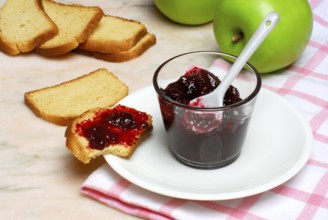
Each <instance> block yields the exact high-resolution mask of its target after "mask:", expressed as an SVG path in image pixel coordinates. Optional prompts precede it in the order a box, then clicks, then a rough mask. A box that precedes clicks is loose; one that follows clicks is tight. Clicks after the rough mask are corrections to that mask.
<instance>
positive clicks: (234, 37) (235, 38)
mask: <svg viewBox="0 0 328 220" xmlns="http://www.w3.org/2000/svg"><path fill="white" fill-rule="evenodd" d="M243 37H244V34H243V33H241V32H240V33H238V34H236V35H233V36H232V37H231V41H232V43H236V42H237V41H239V40H240V39H241V38H243Z"/></svg>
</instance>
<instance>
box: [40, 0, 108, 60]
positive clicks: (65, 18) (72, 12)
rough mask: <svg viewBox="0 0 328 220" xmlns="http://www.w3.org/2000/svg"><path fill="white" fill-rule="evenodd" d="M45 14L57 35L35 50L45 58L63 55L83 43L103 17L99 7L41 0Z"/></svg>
mask: <svg viewBox="0 0 328 220" xmlns="http://www.w3.org/2000/svg"><path fill="white" fill-rule="evenodd" d="M42 3H43V7H44V10H45V12H46V13H47V14H48V15H49V17H50V18H51V19H52V20H53V21H54V22H55V24H56V25H57V27H58V29H59V33H58V34H57V35H56V36H55V37H54V38H52V39H50V40H48V41H46V42H45V43H43V44H41V45H40V46H39V47H37V48H36V50H37V51H38V52H39V53H41V54H43V55H47V56H54V55H61V54H65V53H67V52H69V51H71V50H72V49H75V48H76V47H78V46H79V44H80V43H82V42H84V41H85V40H86V39H87V38H88V37H89V35H90V34H91V32H92V31H93V30H94V29H95V28H96V26H97V25H98V23H99V21H100V20H101V18H102V17H103V11H102V10H101V9H100V8H99V7H85V6H82V5H66V4H61V3H57V2H53V1H51V0H42Z"/></svg>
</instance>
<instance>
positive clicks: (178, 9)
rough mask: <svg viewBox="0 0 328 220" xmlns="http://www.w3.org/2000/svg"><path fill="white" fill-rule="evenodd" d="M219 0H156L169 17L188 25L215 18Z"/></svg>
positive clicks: (157, 4)
mask: <svg viewBox="0 0 328 220" xmlns="http://www.w3.org/2000/svg"><path fill="white" fill-rule="evenodd" d="M217 2H218V1H217V0H154V3H155V5H156V7H157V8H158V9H159V10H160V11H161V12H162V13H163V14H164V15H165V16H166V17H168V18H169V19H171V20H173V21H175V22H178V23H181V24H187V25H199V24H204V23H207V22H209V21H212V20H213V16H214V13H215V8H216V4H217Z"/></svg>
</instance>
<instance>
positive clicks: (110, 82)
mask: <svg viewBox="0 0 328 220" xmlns="http://www.w3.org/2000/svg"><path fill="white" fill-rule="evenodd" d="M127 94H128V87H127V86H126V85H125V84H124V83H123V82H121V81H120V80H119V79H118V78H117V77H116V76H115V75H114V74H113V73H111V72H109V71H107V70H106V69H98V70H96V71H94V72H91V73H89V74H87V75H83V76H81V77H79V78H76V79H73V80H70V81H67V82H64V83H61V84H58V85H54V86H51V87H47V88H42V89H38V90H34V91H30V92H27V93H25V95H24V98H25V103H26V104H27V106H29V107H30V108H31V110H32V111H33V112H34V113H35V114H36V115H37V116H39V117H41V118H42V119H44V120H47V121H49V122H52V123H54V124H58V125H66V126H67V125H69V124H70V123H71V122H72V121H73V120H74V119H75V118H76V117H77V116H79V115H81V114H82V113H83V112H85V111H87V110H89V109H93V108H96V107H107V106H113V105H115V104H116V103H117V102H118V101H119V100H121V99H122V98H123V97H125V96H126V95H127Z"/></svg>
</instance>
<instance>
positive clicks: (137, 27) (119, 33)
mask: <svg viewBox="0 0 328 220" xmlns="http://www.w3.org/2000/svg"><path fill="white" fill-rule="evenodd" d="M146 34H147V29H146V27H145V26H144V25H143V24H141V23H140V22H137V21H134V20H129V19H125V18H121V17H115V16H110V15H104V17H103V18H102V19H101V21H100V22H99V25H98V27H97V28H96V29H95V30H94V31H93V32H92V33H91V35H90V36H89V38H88V39H87V40H86V41H85V42H84V43H82V44H80V46H79V48H82V49H84V50H88V51H97V52H101V53H120V52H122V51H127V50H129V49H130V48H132V47H133V46H134V45H135V44H136V43H137V42H138V41H139V40H140V39H141V38H142V37H144V36H145V35H146Z"/></svg>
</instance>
